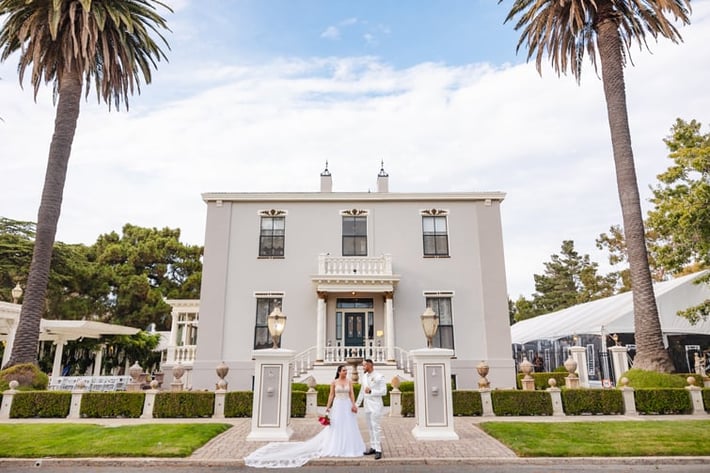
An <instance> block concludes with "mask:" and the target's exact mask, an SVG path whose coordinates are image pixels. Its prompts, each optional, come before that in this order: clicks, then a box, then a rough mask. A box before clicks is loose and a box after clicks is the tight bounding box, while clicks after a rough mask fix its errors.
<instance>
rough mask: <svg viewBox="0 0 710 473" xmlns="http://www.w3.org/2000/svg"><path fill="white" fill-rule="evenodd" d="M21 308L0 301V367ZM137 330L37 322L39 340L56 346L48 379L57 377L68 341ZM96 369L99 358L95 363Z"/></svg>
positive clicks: (81, 322)
mask: <svg viewBox="0 0 710 473" xmlns="http://www.w3.org/2000/svg"><path fill="white" fill-rule="evenodd" d="M21 309H22V306H21V305H19V304H12V303H9V302H3V301H0V341H3V342H5V351H4V353H3V357H2V365H3V366H4V365H5V363H7V361H8V360H9V359H10V353H11V351H12V345H13V344H14V343H15V331H16V330H17V321H18V319H19V317H20V310H21ZM138 332H140V329H137V328H133V327H126V326H125V325H114V324H107V323H104V322H97V321H94V320H48V319H42V320H41V321H40V331H39V340H51V341H52V342H53V343H54V344H55V345H56V347H57V348H56V350H55V352H54V365H53V367H52V376H53V377H55V378H56V377H57V376H59V373H60V370H61V361H62V352H63V349H64V344H65V343H66V342H67V341H69V340H77V339H79V338H82V337H86V338H101V337H103V336H104V335H135V334H136V333H138ZM95 363H98V367H99V369H100V367H101V362H100V358H99V359H98V360H97V361H96V362H95Z"/></svg>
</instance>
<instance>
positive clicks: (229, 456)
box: [0, 415, 710, 470]
mask: <svg viewBox="0 0 710 473" xmlns="http://www.w3.org/2000/svg"><path fill="white" fill-rule="evenodd" d="M673 419H685V420H688V419H689V417H688V416H687V415H685V416H619V415H616V416H567V417H540V416H536V417H485V418H482V417H455V418H454V428H455V431H456V433H457V434H458V436H459V439H458V440H449V441H417V440H416V439H415V438H414V437H413V436H412V433H411V431H412V429H413V428H414V426H415V422H416V421H415V419H414V418H407V417H388V416H384V417H382V430H383V439H382V451H383V458H382V459H381V460H374V458H373V457H371V456H368V457H365V456H363V457H361V458H319V459H314V460H311V461H310V462H309V463H308V464H309V465H313V466H315V465H319V466H324V465H325V466H327V465H332V466H338V465H340V466H345V465H351V466H367V465H372V464H373V462H375V461H376V462H377V463H378V464H397V465H403V464H431V465H437V464H439V465H441V464H474V465H490V464H497V465H500V464H507V465H511V466H513V465H520V464H526V465H561V464H567V465H570V464H580V465H581V464H585V463H589V461H590V459H589V458H580V457H577V458H574V457H570V458H539V457H537V458H519V457H517V456H516V455H515V453H514V452H513V451H511V450H510V449H509V448H507V447H506V446H505V445H503V444H501V443H500V442H498V441H497V440H496V439H494V438H492V437H490V436H488V435H487V434H485V433H484V432H483V431H482V430H481V429H480V428H479V427H478V425H477V424H479V423H481V422H491V421H496V422H511V421H521V422H584V421H649V422H652V421H654V420H673ZM2 422H3V423H25V422H75V423H90V424H99V425H107V426H119V425H135V424H141V423H152V424H155V423H161V424H173V423H186V422H200V423H206V422H220V423H227V424H232V425H233V427H232V428H231V429H229V430H227V431H226V432H224V433H222V434H221V435H219V436H217V437H215V438H213V439H212V440H210V441H209V442H208V443H207V444H205V445H204V446H203V447H201V448H199V449H198V450H196V451H195V452H194V453H193V454H192V455H191V456H190V457H187V458H154V459H153V458H151V459H148V458H73V459H61V458H51V459H46V458H45V459H41V461H42V462H43V464H45V465H46V464H50V463H51V464H53V465H58V466H59V465H67V466H71V465H82V466H92V465H95V466H97V467H98V466H113V467H119V466H122V465H125V466H141V465H145V466H148V465H157V464H160V465H162V466H172V465H174V466H176V467H178V466H182V467H189V466H203V467H207V466H241V465H243V464H244V461H243V458H244V457H245V456H247V455H248V454H249V453H251V452H252V451H254V450H256V449H257V448H259V447H260V446H262V445H264V444H265V443H266V442H251V441H247V440H246V437H247V435H248V434H249V432H250V430H251V419H248V418H247V419H244V418H239V419H78V420H71V421H64V420H57V419H11V420H5V421H2ZM359 423H360V431H361V432H362V434H363V438H364V439H365V441H367V438H368V437H367V428H366V427H365V423H364V418H360V419H359ZM291 426H292V428H293V430H294V434H293V436H292V437H291V441H300V440H305V439H308V438H310V437H312V436H314V435H315V434H316V433H317V432H318V431H319V430H320V429H322V428H323V427H322V426H321V425H320V424H319V423H318V422H317V421H316V419H315V418H292V419H291ZM551 441H553V440H551ZM593 461H594V462H595V463H598V464H612V463H613V464H647V465H653V464H658V463H663V464H710V457H690V456H689V457H643V458H638V457H615V458H600V457H594V459H593ZM28 463H29V464H34V463H35V460H34V459H32V460H28V459H22V460H20V459H0V470H2V469H3V468H4V467H9V466H13V465H14V466H17V465H21V464H25V465H26V464H28Z"/></svg>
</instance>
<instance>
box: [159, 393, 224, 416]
mask: <svg viewBox="0 0 710 473" xmlns="http://www.w3.org/2000/svg"><path fill="white" fill-rule="evenodd" d="M213 413H214V393H212V392H208V391H201V392H190V391H180V392H162V393H158V394H156V395H155V404H154V406H153V417H157V418H164V417H177V418H180V417H212V414H213Z"/></svg>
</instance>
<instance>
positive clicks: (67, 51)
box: [0, 0, 171, 366]
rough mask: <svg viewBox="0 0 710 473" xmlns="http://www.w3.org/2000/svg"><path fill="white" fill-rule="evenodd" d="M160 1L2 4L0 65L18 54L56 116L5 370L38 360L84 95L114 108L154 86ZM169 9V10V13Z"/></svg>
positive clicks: (6, 0)
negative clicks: (50, 89)
mask: <svg viewBox="0 0 710 473" xmlns="http://www.w3.org/2000/svg"><path fill="white" fill-rule="evenodd" d="M156 6H162V7H164V8H166V9H167V10H170V8H169V7H168V6H167V5H165V4H163V3H161V2H159V1H157V0H93V1H92V0H36V1H26V0H0V16H3V17H4V18H3V20H4V21H3V24H2V26H1V27H0V60H2V61H4V60H6V59H7V58H8V57H10V56H11V55H12V54H14V53H15V52H18V53H19V58H20V59H19V64H18V67H17V68H18V73H19V79H20V83H21V84H22V82H23V78H24V74H25V70H26V69H27V67H28V66H30V65H31V66H32V68H31V69H32V73H31V79H30V81H31V83H32V85H33V87H34V95H35V99H36V97H37V92H38V91H39V87H40V85H41V83H42V81H44V82H45V83H50V82H51V83H52V84H53V86H54V97H55V99H56V100H57V102H56V103H57V112H56V119H55V123H54V135H53V136H52V141H51V144H50V147H49V157H48V162H47V170H46V174H45V182H44V187H43V190H42V198H41V201H40V207H39V212H38V216H37V235H36V238H35V245H34V250H33V256H32V262H31V264H30V270H29V274H28V280H27V287H26V289H25V295H24V303H23V305H22V312H21V314H20V320H19V322H18V328H17V333H16V339H15V340H16V343H15V344H14V345H13V349H12V353H11V355H10V360H9V361H8V364H7V366H12V365H15V364H18V363H25V362H33V363H36V362H37V342H38V336H39V325H40V320H41V317H42V313H43V309H44V300H45V294H46V292H47V282H48V278H49V270H50V262H51V256H52V248H53V245H54V239H55V235H56V231H57V222H58V221H59V214H60V210H61V202H62V195H63V193H64V182H65V180H66V173H67V166H68V162H69V156H70V154H71V146H72V142H73V140H74V133H75V131H76V124H77V120H78V118H79V108H80V103H81V94H82V89H84V86H86V93H87V95H88V93H89V90H90V85H91V82H92V81H93V82H94V88H95V90H96V93H97V97H98V99H99V101H101V100H103V101H104V102H106V103H107V104H108V106H109V110H110V108H111V104H112V102H113V104H115V106H116V108H117V109H118V108H120V104H121V102H123V103H124V104H125V105H126V107H128V96H129V94H132V93H133V92H134V90H135V91H138V92H140V82H141V76H142V77H143V78H144V80H145V82H146V83H150V81H151V66H152V67H155V66H156V61H160V60H161V59H162V58H166V56H165V54H164V53H163V51H162V50H161V49H160V46H159V45H158V43H156V42H155V41H154V40H153V38H152V37H151V34H155V35H157V36H158V37H159V38H160V39H161V40H162V41H163V43H164V44H165V45H166V46H168V44H167V42H166V41H165V38H164V37H163V36H162V35H161V34H160V31H159V29H160V28H163V29H167V25H166V22H165V19H164V18H163V17H162V16H160V15H159V14H158V13H157V12H156ZM170 11H171V10H170Z"/></svg>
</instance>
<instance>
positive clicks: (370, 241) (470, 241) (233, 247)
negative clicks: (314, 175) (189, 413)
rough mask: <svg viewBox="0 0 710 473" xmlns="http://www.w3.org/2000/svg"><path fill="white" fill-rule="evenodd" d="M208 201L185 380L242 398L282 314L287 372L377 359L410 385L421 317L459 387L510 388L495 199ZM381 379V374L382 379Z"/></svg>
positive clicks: (323, 375)
mask: <svg viewBox="0 0 710 473" xmlns="http://www.w3.org/2000/svg"><path fill="white" fill-rule="evenodd" d="M388 179H389V176H388V175H387V173H385V171H384V169H381V170H380V173H379V175H378V176H377V191H376V192H333V182H332V176H331V174H330V172H329V171H328V169H327V165H326V170H325V171H323V173H322V174H321V188H320V192H293V193H291V192H273V193H206V194H203V196H202V197H203V200H204V201H205V202H206V204H207V223H206V233H205V254H204V266H203V275H202V290H201V299H200V301H199V309H194V311H195V312H199V337H197V346H196V353H195V358H194V362H193V363H192V365H191V367H190V368H191V372H190V373H189V376H190V384H191V385H192V387H193V389H214V385H215V381H216V376H215V367H216V366H217V365H218V364H219V363H221V362H223V361H224V362H225V363H226V364H227V365H228V366H229V367H230V372H229V376H228V378H227V380H228V381H229V389H230V390H235V389H251V388H252V382H253V381H252V380H253V376H254V364H253V361H252V351H253V350H259V349H262V348H270V347H271V346H272V341H271V338H270V335H269V332H268V327H267V316H268V315H269V314H270V313H271V312H272V310H273V309H274V308H276V307H280V309H281V311H282V312H283V313H284V314H285V315H286V317H287V323H286V329H285V331H284V333H283V336H282V337H281V347H282V348H288V349H290V350H293V351H294V352H296V353H297V356H296V358H295V367H296V372H295V373H294V374H295V377H296V378H297V379H302V378H304V377H306V376H308V375H313V376H314V377H316V379H317V380H318V381H319V382H321V383H325V382H329V381H330V380H331V379H332V378H333V376H334V373H335V365H336V364H338V363H343V362H344V361H351V362H352V360H353V359H357V358H362V357H365V358H372V359H374V360H375V362H376V364H377V369H380V370H383V371H385V372H388V373H390V374H394V373H397V374H400V376H402V377H404V378H407V360H408V355H407V353H408V351H409V350H412V349H416V348H422V347H425V346H426V339H425V337H424V334H423V331H422V327H421V324H420V315H421V314H422V312H424V310H425V309H426V308H427V307H428V306H429V307H431V308H432V309H433V310H434V311H435V312H436V313H437V314H438V316H439V329H438V332H437V333H436V336H435V337H434V346H436V347H443V348H450V349H453V350H454V353H455V355H454V359H453V360H452V373H453V376H454V377H455V383H456V386H458V387H459V388H461V389H466V388H468V389H471V388H474V387H476V386H477V384H476V383H477V380H478V375H477V373H476V366H477V365H478V364H479V363H480V362H481V361H484V360H485V361H486V362H487V363H488V364H489V365H490V375H489V379H490V380H491V383H492V386H493V387H499V388H510V387H514V386H515V378H514V376H515V373H514V362H513V359H512V355H511V348H510V347H511V338H510V327H509V322H508V320H509V319H508V296H507V290H506V278H505V265H504V255H503V237H502V232H501V216H500V205H501V202H502V201H503V199H504V197H505V194H503V193H501V192H465V193H391V192H389V189H388V187H389V183H388ZM388 379H389V378H388Z"/></svg>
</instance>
